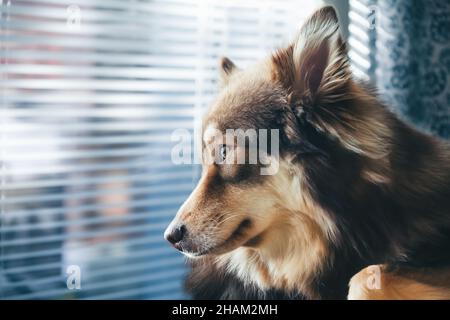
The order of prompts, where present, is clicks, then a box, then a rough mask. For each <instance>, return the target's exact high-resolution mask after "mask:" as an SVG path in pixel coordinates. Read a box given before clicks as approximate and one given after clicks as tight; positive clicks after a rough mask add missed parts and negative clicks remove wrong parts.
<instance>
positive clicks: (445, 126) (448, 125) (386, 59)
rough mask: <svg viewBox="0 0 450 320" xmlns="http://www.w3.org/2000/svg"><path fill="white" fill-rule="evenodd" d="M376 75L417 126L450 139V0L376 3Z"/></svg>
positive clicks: (385, 94) (388, 99) (384, 90)
mask: <svg viewBox="0 0 450 320" xmlns="http://www.w3.org/2000/svg"><path fill="white" fill-rule="evenodd" d="M372 4H373V5H374V7H373V8H374V10H375V14H376V19H375V28H372V30H373V32H374V33H375V38H376V40H375V41H374V42H373V43H372V44H371V45H372V50H371V52H372V53H373V52H375V58H376V59H375V60H376V68H374V69H373V70H374V72H375V74H373V76H374V78H375V80H376V84H377V86H378V88H379V89H380V92H381V94H382V97H383V98H384V99H385V100H386V102H387V104H388V105H389V106H391V107H392V108H393V109H394V110H395V111H397V112H398V113H399V114H400V115H401V116H402V117H404V118H405V119H406V120H408V121H410V122H412V123H414V124H415V125H416V126H418V127H421V128H422V129H425V130H426V131H429V132H431V133H433V134H436V135H439V136H441V137H444V138H449V137H450V107H449V106H450V82H449V73H450V41H449V40H450V1H448V0H431V1H425V0H413V1H411V0H398V1H396V0H383V1H377V2H376V3H375V1H372Z"/></svg>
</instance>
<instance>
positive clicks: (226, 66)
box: [219, 57, 237, 86]
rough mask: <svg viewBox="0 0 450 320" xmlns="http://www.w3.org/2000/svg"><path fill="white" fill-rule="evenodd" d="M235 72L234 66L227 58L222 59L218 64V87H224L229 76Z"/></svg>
mask: <svg viewBox="0 0 450 320" xmlns="http://www.w3.org/2000/svg"><path fill="white" fill-rule="evenodd" d="M236 70H237V67H236V65H235V64H234V63H233V61H231V60H230V59H228V58H227V57H222V58H221V59H220V62H219V72H220V85H221V86H225V85H226V84H227V83H228V81H229V80H230V76H231V74H232V73H234V72H235V71H236Z"/></svg>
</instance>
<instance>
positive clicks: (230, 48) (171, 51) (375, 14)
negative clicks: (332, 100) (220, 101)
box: [0, 0, 450, 299]
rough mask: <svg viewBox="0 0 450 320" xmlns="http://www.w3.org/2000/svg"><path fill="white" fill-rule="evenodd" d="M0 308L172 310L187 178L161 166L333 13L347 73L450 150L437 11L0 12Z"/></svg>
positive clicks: (445, 25)
mask: <svg viewBox="0 0 450 320" xmlns="http://www.w3.org/2000/svg"><path fill="white" fill-rule="evenodd" d="M0 3H1V15H0V19H1V20H0V22H1V29H0V37H1V43H0V59H1V66H0V67H1V69H0V75H1V79H0V81H1V100H0V122H1V123H0V299H177V298H189V297H188V296H187V295H186V294H185V293H184V291H183V281H182V280H183V277H184V275H185V273H186V272H187V268H186V266H185V262H184V259H183V257H182V256H181V254H179V253H178V252H176V250H174V249H173V248H171V247H170V246H169V245H168V244H167V243H165V241H164V239H163V231H164V229H165V227H166V226H167V224H168V222H169V221H170V220H171V218H172V217H173V215H174V214H175V213H176V211H177V209H178V207H179V206H180V205H181V204H182V202H183V201H184V199H185V198H186V197H187V196H188V195H189V193H190V191H191V190H192V189H193V187H194V186H195V183H196V181H197V179H198V177H199V168H198V166H196V165H175V164H173V163H172V161H171V150H172V148H173V146H174V144H175V143H174V142H173V141H171V134H172V132H173V131H174V130H176V129H187V130H189V131H191V132H193V129H194V127H195V126H196V125H198V124H199V122H200V121H201V115H202V112H203V111H204V110H205V108H206V107H207V106H208V104H209V103H210V101H211V99H212V98H213V97H214V94H215V93H216V92H217V64H218V59H219V57H220V56H223V55H225V56H228V57H230V58H231V59H232V60H233V61H235V62H236V63H237V64H238V65H239V66H241V67H245V66H247V65H249V64H251V63H253V62H254V61H255V60H257V59H259V58H261V57H264V56H265V55H267V54H268V53H270V52H271V51H272V50H273V49H274V48H277V47H280V46H283V45H286V44H287V43H288V42H289V40H290V39H292V37H293V35H294V34H295V32H296V31H297V30H298V28H299V27H300V25H301V24H302V22H303V21H304V19H305V17H307V16H308V15H309V14H310V13H311V12H312V11H314V9H315V8H317V7H320V6H321V5H323V4H332V5H334V6H335V7H336V9H337V10H338V13H339V16H340V21H341V27H342V33H343V35H344V37H345V38H347V40H348V43H349V49H350V50H349V51H350V52H349V54H350V58H351V63H352V68H353V69H354V72H355V74H356V75H357V76H358V77H360V78H363V79H365V80H367V81H369V82H371V83H373V84H375V85H377V86H378V87H379V88H380V91H381V93H383V99H384V100H385V101H386V102H387V103H388V104H389V106H390V107H391V108H392V109H393V110H394V111H395V112H397V113H398V114H399V115H400V116H401V117H402V118H404V119H405V120H407V121H410V122H412V123H414V124H415V125H416V126H419V127H420V128H422V129H423V130H425V131H428V132H431V133H433V134H436V135H439V136H441V137H446V138H448V137H449V136H450V109H449V105H450V89H449V84H448V80H449V79H448V78H449V72H450V44H449V40H450V39H449V34H450V33H449V30H450V4H449V2H448V1H447V0H432V1H420V0H419V1H401V0H399V1H394V0H390V1H389V0H383V1H381V0H380V1H376V0H350V1H346V0H341V1H339V0H336V1H320V0H302V1H300V0H295V1H294V0H279V1H272V0H259V1H257V0H239V1H235V0H228V1H214V0H72V1H68V0H42V1H41V0H34V1H19V0H17V1H16V0H0Z"/></svg>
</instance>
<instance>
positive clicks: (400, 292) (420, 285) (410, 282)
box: [348, 265, 450, 300]
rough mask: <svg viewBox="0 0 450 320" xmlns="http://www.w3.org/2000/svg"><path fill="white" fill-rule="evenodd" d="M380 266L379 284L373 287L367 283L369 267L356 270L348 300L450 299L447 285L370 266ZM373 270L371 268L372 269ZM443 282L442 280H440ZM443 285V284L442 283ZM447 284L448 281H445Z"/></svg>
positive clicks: (369, 273)
mask: <svg viewBox="0 0 450 320" xmlns="http://www.w3.org/2000/svg"><path fill="white" fill-rule="evenodd" d="M371 267H372V268H373V267H375V268H380V270H381V273H380V286H379V287H378V288H374V287H372V286H371V285H368V284H369V283H370V281H371V277H374V274H373V272H372V271H371V268H370V267H367V268H365V269H363V270H361V271H360V272H358V273H357V274H356V275H355V276H353V278H352V279H351V280H350V285H349V294H348V298H349V299H350V300H394V299H396V300H417V299H421V300H439V299H450V289H449V287H443V286H442V287H441V286H439V285H435V284H430V283H426V282H421V281H419V280H417V278H420V277H421V276H420V275H417V274H416V275H414V276H413V277H406V276H404V275H398V274H395V273H393V272H386V271H385V270H384V267H383V266H381V265H380V266H371ZM372 270H373V269H372ZM445 273H446V274H447V277H448V279H447V282H448V281H450V272H449V271H448V270H447V271H446V272H445ZM442 283H444V282H442ZM444 285H445V284H444ZM447 285H448V283H447Z"/></svg>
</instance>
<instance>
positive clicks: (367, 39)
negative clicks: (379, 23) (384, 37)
mask: <svg viewBox="0 0 450 320" xmlns="http://www.w3.org/2000/svg"><path fill="white" fill-rule="evenodd" d="M375 5H376V0H350V1H349V12H348V16H349V26H348V30H349V37H348V45H349V57H350V62H351V63H350V65H351V67H352V70H353V72H354V74H355V76H357V77H358V78H360V79H363V80H366V81H369V82H371V83H375V68H376V57H375V52H374V50H373V47H374V46H375V42H376V30H375V27H376V16H377V12H376V11H377V10H376V6H375Z"/></svg>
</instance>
